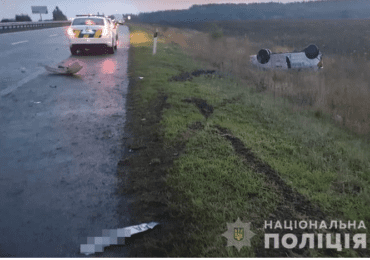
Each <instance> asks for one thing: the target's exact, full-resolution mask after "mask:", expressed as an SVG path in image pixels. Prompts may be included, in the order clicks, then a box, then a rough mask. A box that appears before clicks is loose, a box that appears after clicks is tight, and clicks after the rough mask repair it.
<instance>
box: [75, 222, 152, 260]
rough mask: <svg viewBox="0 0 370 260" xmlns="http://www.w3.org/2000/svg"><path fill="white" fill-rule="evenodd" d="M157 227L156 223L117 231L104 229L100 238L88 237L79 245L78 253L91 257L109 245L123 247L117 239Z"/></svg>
mask: <svg viewBox="0 0 370 260" xmlns="http://www.w3.org/2000/svg"><path fill="white" fill-rule="evenodd" d="M157 225H159V223H158V222H150V223H143V224H140V225H135V226H130V227H125V228H119V229H104V230H103V232H102V235H103V236H102V237H88V238H87V244H81V245H80V253H81V254H85V255H91V254H94V253H98V252H103V251H104V247H107V246H110V245H118V244H120V245H124V244H125V241H124V239H123V240H122V239H120V240H118V239H117V238H125V237H131V236H132V235H135V234H137V233H141V232H144V231H147V230H149V229H153V228H154V227H155V226H157ZM118 241H119V242H118Z"/></svg>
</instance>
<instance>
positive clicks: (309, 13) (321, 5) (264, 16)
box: [131, 0, 370, 25]
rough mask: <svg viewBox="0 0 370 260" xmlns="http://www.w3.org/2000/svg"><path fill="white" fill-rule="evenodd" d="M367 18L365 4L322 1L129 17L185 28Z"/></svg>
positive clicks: (218, 6) (217, 6)
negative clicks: (240, 22)
mask: <svg viewBox="0 0 370 260" xmlns="http://www.w3.org/2000/svg"><path fill="white" fill-rule="evenodd" d="M369 17H370V5H369V1H368V0H323V1H309V2H293V3H287V4H283V3H277V2H270V3H252V4H244V3H243V4H207V5H193V6H191V7H190V8H189V9H185V10H168V11H157V12H150V13H140V14H138V15H131V20H132V21H133V22H134V21H136V22H146V23H160V24H168V25H181V24H182V25H185V24H188V23H194V22H204V21H231V20H268V19H351V18H352V19H364V18H369Z"/></svg>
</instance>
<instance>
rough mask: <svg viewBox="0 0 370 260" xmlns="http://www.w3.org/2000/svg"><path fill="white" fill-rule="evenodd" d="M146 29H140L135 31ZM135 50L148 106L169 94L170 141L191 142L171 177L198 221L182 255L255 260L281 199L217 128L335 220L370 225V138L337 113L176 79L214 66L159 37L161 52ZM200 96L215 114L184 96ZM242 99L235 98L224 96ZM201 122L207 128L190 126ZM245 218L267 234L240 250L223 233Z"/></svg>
mask: <svg viewBox="0 0 370 260" xmlns="http://www.w3.org/2000/svg"><path fill="white" fill-rule="evenodd" d="M142 30H144V29H141V28H138V27H135V26H132V25H131V34H133V33H134V32H135V31H142ZM133 47H134V48H136V51H135V58H134V59H135V66H136V67H135V77H136V76H137V77H138V76H142V77H144V79H143V80H141V81H139V84H138V89H137V90H135V91H137V93H139V94H140V96H141V99H142V101H143V103H142V104H143V106H145V104H146V103H147V102H149V101H150V100H152V99H154V98H156V97H157V94H158V93H159V92H164V93H166V95H167V96H168V99H167V103H168V104H170V107H169V108H167V109H164V111H163V118H162V122H161V124H162V126H163V131H164V133H163V134H164V140H165V145H166V146H167V147H173V146H175V145H176V144H179V143H185V144H186V146H185V148H184V151H183V153H181V156H180V157H179V158H178V159H176V160H175V161H174V164H173V167H172V168H171V169H169V170H168V175H167V179H166V181H167V184H168V185H169V186H171V187H172V188H173V189H174V190H175V191H176V193H177V194H176V195H174V196H172V197H170V205H169V206H170V207H172V208H173V209H176V210H177V211H178V212H180V213H179V215H178V217H179V218H184V219H187V221H188V222H189V223H191V225H190V224H189V231H188V233H187V234H186V236H185V237H184V244H182V245H177V247H176V248H175V249H174V251H173V252H172V253H173V255H177V256H198V257H211V256H213V257H236V256H243V257H251V256H255V255H254V254H255V253H254V251H253V248H254V247H258V246H260V247H261V246H263V243H264V242H263V235H264V233H263V226H262V224H261V223H263V221H264V220H268V219H269V216H270V214H273V213H274V211H275V210H276V207H277V205H278V203H279V201H280V199H281V194H280V192H279V190H278V188H276V187H274V185H273V183H270V182H269V181H267V180H266V178H265V177H264V176H262V175H261V174H258V173H256V172H255V171H254V170H253V168H252V167H250V166H249V165H248V164H247V163H245V162H244V161H243V160H242V158H241V157H240V156H238V155H237V154H236V153H235V151H234V149H233V147H232V145H231V143H230V142H229V141H228V140H226V139H225V138H224V137H222V136H221V135H220V133H219V132H218V131H217V130H216V128H215V126H216V125H219V126H221V127H224V128H227V129H229V130H230V131H231V133H232V134H233V135H234V136H235V137H237V138H239V139H240V140H241V141H242V142H243V143H244V145H245V146H246V147H248V148H250V149H251V150H252V151H253V153H254V154H255V155H256V156H257V157H258V158H260V159H261V160H262V161H263V162H265V163H267V164H269V165H270V166H271V167H272V168H273V169H275V170H276V171H277V172H279V174H280V176H281V178H282V179H283V180H284V181H285V183H286V184H287V185H288V186H290V187H292V188H293V190H295V191H297V192H299V193H300V194H302V195H304V196H306V197H307V198H308V199H309V200H310V201H311V202H312V203H314V204H316V205H318V206H319V207H320V208H321V210H322V211H323V212H324V213H325V214H326V215H328V217H329V219H332V220H343V221H348V220H351V221H353V220H357V222H359V221H360V220H364V221H365V224H366V226H367V227H370V207H369V205H370V190H369V182H370V149H369V148H370V147H369V146H370V145H369V143H366V142H365V141H364V140H363V139H362V137H360V136H356V135H354V134H351V133H349V132H348V131H346V130H343V129H341V128H338V126H336V125H335V124H333V122H331V121H330V119H329V116H325V115H321V114H319V115H318V114H317V113H316V114H315V113H314V112H313V111H303V110H302V111H299V112H298V111H297V109H295V108H294V107H293V106H292V105H291V104H289V102H284V100H283V99H274V98H273V97H272V96H269V95H266V94H263V93H255V91H253V89H254V86H253V85H251V83H248V82H247V83H245V82H244V83H243V82H241V81H239V80H237V79H217V78H214V79H209V78H205V77H203V76H201V77H195V78H194V79H193V80H192V81H186V82H169V81H168V78H170V77H172V76H174V75H177V74H179V73H181V72H183V71H191V70H193V69H198V68H204V67H201V65H200V64H199V63H196V62H194V60H193V59H191V58H190V57H189V56H187V55H186V54H185V53H183V51H182V50H181V49H180V48H179V47H178V46H176V45H173V44H167V45H166V44H162V43H159V44H158V49H157V55H155V56H153V55H152V53H151V51H152V49H151V48H152V47H151V45H149V46H135V45H133ZM204 69H207V68H204ZM190 97H198V98H202V99H205V100H206V101H207V103H208V104H211V105H212V106H213V107H214V112H213V114H212V115H211V116H210V117H209V118H208V119H205V118H204V117H203V116H202V115H201V113H200V112H199V110H198V108H197V107H196V106H195V105H194V104H191V103H186V102H183V101H182V100H183V99H184V98H190ZM233 98H234V101H233V102H226V103H225V102H224V101H225V100H232V99H233ZM223 102H224V103H223ZM194 122H201V123H202V125H203V126H204V127H203V128H202V129H198V130H192V129H190V128H189V126H190V125H191V124H193V123H194ZM251 194H252V195H253V196H251ZM238 217H240V218H241V220H242V221H243V222H252V231H253V232H254V233H256V234H257V236H256V237H254V238H253V239H252V247H251V248H249V247H243V248H242V250H241V251H240V252H238V251H237V250H236V249H235V248H234V247H226V239H225V238H223V237H222V236H221V234H223V233H224V232H225V231H226V229H227V228H226V223H227V222H228V223H231V222H235V221H236V219H237V218H238ZM281 221H283V220H281ZM293 232H294V231H293ZM360 232H363V230H362V231H360ZM355 233H356V231H355ZM368 235H369V233H368ZM190 243H191V244H190ZM324 252H325V251H320V250H319V249H316V250H312V252H311V255H312V256H328V255H325V253H324ZM338 254H339V255H342V256H351V255H353V254H354V255H356V252H355V250H354V251H351V250H343V252H341V253H338Z"/></svg>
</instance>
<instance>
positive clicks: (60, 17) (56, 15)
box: [53, 6, 68, 21]
mask: <svg viewBox="0 0 370 260" xmlns="http://www.w3.org/2000/svg"><path fill="white" fill-rule="evenodd" d="M53 20H54V21H67V20H68V19H67V17H66V16H65V15H64V14H63V12H62V11H61V10H60V9H59V7H58V6H57V7H55V10H54V11H53Z"/></svg>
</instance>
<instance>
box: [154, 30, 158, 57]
mask: <svg viewBox="0 0 370 260" xmlns="http://www.w3.org/2000/svg"><path fill="white" fill-rule="evenodd" d="M157 36H158V28H157V29H155V33H154V44H153V55H154V54H156V52H157V38H158V37H157Z"/></svg>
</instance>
